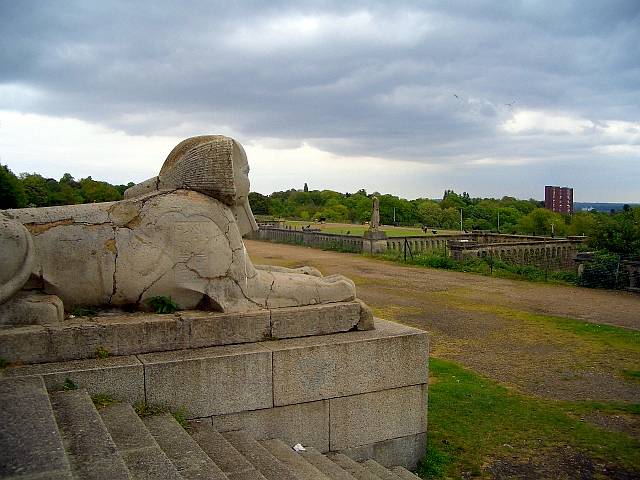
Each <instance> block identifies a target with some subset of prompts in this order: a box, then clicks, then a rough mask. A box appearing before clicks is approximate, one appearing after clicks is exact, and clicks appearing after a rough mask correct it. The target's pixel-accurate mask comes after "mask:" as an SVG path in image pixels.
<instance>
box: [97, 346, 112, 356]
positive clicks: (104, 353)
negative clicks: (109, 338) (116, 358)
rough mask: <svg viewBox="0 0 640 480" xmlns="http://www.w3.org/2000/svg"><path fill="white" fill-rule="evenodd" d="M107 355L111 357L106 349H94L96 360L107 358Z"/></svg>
mask: <svg viewBox="0 0 640 480" xmlns="http://www.w3.org/2000/svg"><path fill="white" fill-rule="evenodd" d="M109 355H111V353H109V350H107V349H106V348H104V347H102V346H101V347H98V348H96V358H108V357H109Z"/></svg>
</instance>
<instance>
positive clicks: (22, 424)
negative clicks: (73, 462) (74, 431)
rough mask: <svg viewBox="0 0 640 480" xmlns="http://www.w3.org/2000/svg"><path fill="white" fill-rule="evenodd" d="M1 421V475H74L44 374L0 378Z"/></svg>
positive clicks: (51, 476) (12, 476)
mask: <svg viewBox="0 0 640 480" xmlns="http://www.w3.org/2000/svg"><path fill="white" fill-rule="evenodd" d="M0 425H1V426H2V428H0V445H1V446H2V448H0V477H2V478H9V477H11V478H17V477H18V476H22V475H24V476H25V477H26V476H28V475H34V476H35V475H38V474H40V475H42V478H69V479H70V478H71V475H70V473H71V472H70V467H69V462H68V460H67V457H66V455H65V452H64V446H63V444H62V438H61V437H60V433H59V432H58V428H57V425H56V421H55V418H54V416H53V410H52V409H51V404H50V403H49V397H48V396H47V391H46V389H45V386H44V383H43V382H42V379H41V378H39V377H29V378H10V379H0ZM14 475H15V476H16V477H14ZM47 475H48V476H47Z"/></svg>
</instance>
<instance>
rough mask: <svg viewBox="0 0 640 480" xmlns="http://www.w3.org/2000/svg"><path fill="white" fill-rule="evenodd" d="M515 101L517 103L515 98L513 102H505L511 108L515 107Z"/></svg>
mask: <svg viewBox="0 0 640 480" xmlns="http://www.w3.org/2000/svg"><path fill="white" fill-rule="evenodd" d="M514 103H516V101H515V100H514V101H513V102H511V103H505V105H506V106H507V107H509V108H513V104H514Z"/></svg>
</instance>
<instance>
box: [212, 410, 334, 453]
mask: <svg viewBox="0 0 640 480" xmlns="http://www.w3.org/2000/svg"><path fill="white" fill-rule="evenodd" d="M212 421H213V426H214V428H215V429H216V430H218V431H221V432H225V431H231V430H246V431H248V432H250V433H251V434H252V435H253V436H254V437H255V438H256V439H257V440H263V439H269V438H280V439H281V440H283V441H285V442H286V443H288V444H290V445H295V444H296V443H301V444H303V445H313V446H314V447H316V448H317V449H318V450H320V451H322V452H327V451H328V450H329V402H328V401H327V400H323V401H319V402H310V403H298V404H296V405H287V406H285V407H275V408H266V409H261V410H251V411H248V412H239V413H231V414H228V415H218V416H214V417H212Z"/></svg>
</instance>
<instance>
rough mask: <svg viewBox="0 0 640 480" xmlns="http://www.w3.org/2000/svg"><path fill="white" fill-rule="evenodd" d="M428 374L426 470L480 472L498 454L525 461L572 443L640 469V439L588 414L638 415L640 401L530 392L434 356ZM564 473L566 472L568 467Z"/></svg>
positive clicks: (427, 473)
mask: <svg viewBox="0 0 640 480" xmlns="http://www.w3.org/2000/svg"><path fill="white" fill-rule="evenodd" d="M430 375H431V382H430V383H431V384H430V386H429V419H428V422H429V433H428V445H427V454H426V462H425V463H424V464H423V465H421V468H420V470H419V474H420V475H421V476H422V477H423V478H434V479H435V478H468V477H469V476H471V477H474V476H478V477H480V476H483V474H484V475H486V474H487V472H486V470H483V467H485V468H486V467H487V466H488V465H489V466H490V465H492V464H495V463H494V462H495V460H499V461H502V462H503V464H504V462H505V461H506V462H507V463H509V464H511V465H516V466H518V465H520V466H521V465H526V464H527V462H530V461H531V457H532V454H533V456H534V457H535V455H540V452H549V455H551V456H553V455H554V454H555V455H557V453H558V452H559V451H561V452H562V451H564V449H566V448H569V449H571V451H575V452H578V453H579V454H580V455H581V456H584V458H586V459H588V460H587V463H588V462H592V463H593V464H594V465H604V464H605V463H606V464H610V463H613V464H615V465H616V466H617V467H618V468H622V469H625V470H626V471H627V472H640V454H639V453H640V441H638V440H637V439H633V438H632V437H630V436H628V435H626V434H624V433H613V432H609V431H606V430H603V429H600V428H597V427H595V426H593V425H591V424H589V423H586V422H585V421H583V417H584V416H585V415H587V414H591V413H598V412H607V413H620V414H631V415H638V414H640V405H639V404H614V403H603V402H559V401H550V400H543V399H539V398H534V397H528V396H525V395H522V394H519V393H517V392H514V391H513V390H509V389H507V388H506V387H503V386H501V385H499V384H498V383H496V382H493V381H490V380H487V379H486V378H484V377H482V376H480V375H477V374H475V373H473V372H471V371H469V370H466V369H464V368H462V367H460V366H459V365H457V364H456V363H453V362H449V361H445V360H440V359H437V358H431V359H430ZM543 462H544V460H543ZM550 463H551V464H552V463H553V462H550ZM516 468H517V467H516ZM595 468H596V470H597V468H598V467H595ZM560 477H562V478H565V477H564V476H562V472H558V478H560ZM518 478H520V477H518ZM595 478H598V477H595ZM616 478H617V477H616ZM620 478H623V477H620ZM624 478H632V477H624Z"/></svg>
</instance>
